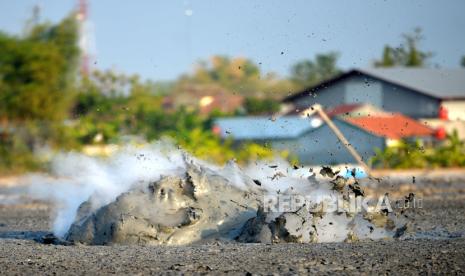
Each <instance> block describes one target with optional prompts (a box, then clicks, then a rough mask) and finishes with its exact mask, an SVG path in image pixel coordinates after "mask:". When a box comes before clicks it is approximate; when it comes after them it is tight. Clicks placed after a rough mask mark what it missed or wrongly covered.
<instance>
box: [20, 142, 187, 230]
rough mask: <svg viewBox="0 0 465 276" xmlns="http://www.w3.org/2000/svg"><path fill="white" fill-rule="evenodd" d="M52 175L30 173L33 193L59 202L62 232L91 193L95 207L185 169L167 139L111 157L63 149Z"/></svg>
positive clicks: (56, 227)
mask: <svg viewBox="0 0 465 276" xmlns="http://www.w3.org/2000/svg"><path fill="white" fill-rule="evenodd" d="M51 171H52V175H53V178H51V177H46V176H43V175H30V176H28V177H27V180H26V181H27V182H29V183H31V185H30V191H29V193H30V195H31V196H32V197H33V198H37V199H43V200H50V201H52V202H53V203H54V204H55V205H56V206H57V208H56V210H57V213H56V218H55V221H54V223H53V232H54V233H55V235H57V236H63V235H64V234H65V233H66V232H67V230H68V229H69V227H70V226H71V224H72V222H73V221H74V219H75V217H76V211H77V209H78V207H79V205H80V204H81V203H83V202H84V201H86V200H88V199H89V198H91V197H92V205H93V206H92V207H93V209H94V210H96V209H98V208H100V207H101V206H103V205H106V204H108V203H110V202H111V201H113V200H115V198H116V197H117V196H118V195H120V194H121V193H123V192H125V191H127V190H129V189H130V188H131V187H133V186H134V185H137V184H139V183H141V182H147V181H157V180H158V179H160V177H161V176H163V175H180V174H182V173H183V172H184V171H185V164H184V161H183V156H182V152H181V151H180V150H178V149H175V148H174V147H173V146H172V145H171V144H169V143H167V142H158V143H154V144H151V145H146V146H143V147H134V146H128V147H125V148H123V149H122V150H121V151H119V152H118V153H116V154H115V155H113V156H111V157H110V158H108V159H102V158H96V157H89V156H86V155H83V154H80V153H61V154H58V155H57V156H56V157H55V158H54V159H53V161H52V165H51Z"/></svg>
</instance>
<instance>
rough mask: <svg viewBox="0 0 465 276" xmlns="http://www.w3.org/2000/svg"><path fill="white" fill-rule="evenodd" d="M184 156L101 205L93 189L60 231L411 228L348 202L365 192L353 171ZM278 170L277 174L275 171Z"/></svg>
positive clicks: (189, 239)
mask: <svg viewBox="0 0 465 276" xmlns="http://www.w3.org/2000/svg"><path fill="white" fill-rule="evenodd" d="M184 162H185V164H184V165H183V166H182V167H183V168H184V169H183V170H184V173H179V172H177V173H176V174H173V175H167V176H161V177H159V178H157V179H156V180H155V181H141V182H140V183H138V184H137V185H133V186H132V187H131V188H130V189H129V190H127V191H125V192H123V193H121V194H120V195H119V196H117V197H116V199H115V200H114V201H111V202H109V203H108V204H105V205H103V206H98V207H97V208H96V207H95V204H94V202H99V200H98V198H95V197H96V196H95V195H94V196H91V197H90V198H89V199H88V200H87V201H85V202H83V203H82V204H81V205H80V206H79V208H78V210H77V215H76V218H75V220H74V222H73V223H72V225H71V227H70V228H69V230H68V231H67V233H66V234H65V239H66V240H68V241H70V242H75V243H83V244H91V245H106V244H147V245H158V244H167V245H184V244H191V243H195V242H203V241H208V240H212V239H220V240H228V241H238V242H262V243H277V242H300V243H308V242H340V241H346V242H352V241H357V240H359V239H381V238H389V237H399V236H401V235H403V233H404V232H405V231H407V229H408V223H407V222H406V221H405V220H402V219H401V218H399V217H398V216H396V215H395V214H394V213H392V212H390V211H389V210H387V209H380V210H371V211H369V210H368V211H367V210H365V211H363V210H361V209H360V210H355V209H353V208H352V209H351V208H350V205H351V204H352V205H353V204H356V202H355V201H353V200H354V199H355V200H357V198H358V199H361V198H362V197H363V195H364V194H363V190H362V188H361V187H360V186H359V184H358V183H357V181H356V179H355V178H354V179H352V180H347V179H343V178H342V177H340V176H338V175H337V174H332V173H331V174H329V173H328V172H327V171H324V170H325V169H326V170H328V168H324V169H323V170H322V172H320V175H321V176H322V178H321V177H320V179H319V180H316V178H315V174H313V173H312V174H311V175H310V177H302V176H303V174H301V175H300V177H295V176H292V174H291V173H292V172H293V171H291V172H289V170H288V171H287V172H286V173H283V172H281V171H284V170H281V169H283V168H282V167H280V166H266V167H267V169H263V168H264V167H263V166H261V167H260V166H259V165H258V164H256V168H255V171H256V172H257V171H260V173H259V174H266V175H271V176H269V177H264V176H261V178H260V176H259V174H255V175H254V178H251V177H249V176H248V175H252V174H253V169H251V168H250V167H249V168H248V169H247V171H248V173H249V174H248V175H247V174H245V173H243V172H242V171H241V170H240V169H239V168H238V167H237V166H236V165H235V164H234V163H233V162H231V163H229V164H228V165H227V166H226V167H225V168H223V169H218V168H213V167H210V166H208V165H206V164H204V163H202V164H201V163H200V162H197V161H196V160H194V159H192V158H190V157H188V156H187V155H185V156H184ZM271 169H272V170H271ZM267 170H268V171H267ZM270 170H271V171H270ZM278 170H281V171H279V175H280V176H279V178H278V177H274V176H273V175H276V174H277V173H278V172H277V171H278ZM293 170H294V172H295V171H297V170H299V169H298V168H294V169H293ZM277 187H280V189H277ZM283 187H287V188H286V189H283ZM281 189H283V190H281ZM303 195H313V196H314V197H305V198H304V197H303ZM293 197H295V198H298V199H299V201H300V205H299V204H298V206H292V204H291V205H289V206H290V207H292V208H284V209H283V208H280V207H279V206H278V205H280V204H281V205H282V203H283V202H284V201H283V202H282V201H281V199H282V198H288V199H290V200H291V201H293V200H294V199H293ZM280 198H281V199H280ZM331 198H333V199H335V198H338V199H339V201H338V203H337V204H338V205H341V206H339V207H341V208H342V209H343V210H341V209H334V210H329V207H328V204H327V203H328V199H331ZM351 200H352V201H351ZM270 202H271V203H270ZM296 202H297V201H294V203H296ZM294 205H295V204H294ZM286 206H287V207H289V206H288V205H286ZM281 207H282V206H281ZM333 207H334V206H333ZM344 210H347V211H344Z"/></svg>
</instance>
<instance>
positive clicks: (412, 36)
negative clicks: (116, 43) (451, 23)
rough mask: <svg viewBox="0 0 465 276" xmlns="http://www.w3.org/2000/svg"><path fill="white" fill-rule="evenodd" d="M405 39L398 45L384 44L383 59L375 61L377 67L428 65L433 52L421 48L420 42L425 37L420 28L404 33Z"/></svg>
mask: <svg viewBox="0 0 465 276" xmlns="http://www.w3.org/2000/svg"><path fill="white" fill-rule="evenodd" d="M402 38H403V41H402V43H401V44H400V45H399V46H398V47H392V46H389V45H386V46H384V50H383V55H382V57H381V60H378V61H375V66H376V67H393V66H404V67H423V66H426V65H427V62H428V59H429V58H431V56H432V53H431V52H427V51H422V50H420V49H419V44H420V42H421V41H422V40H423V39H424V36H423V35H422V31H421V29H420V28H416V29H415V30H414V31H413V33H408V34H403V35H402Z"/></svg>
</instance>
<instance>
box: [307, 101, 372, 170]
mask: <svg viewBox="0 0 465 276" xmlns="http://www.w3.org/2000/svg"><path fill="white" fill-rule="evenodd" d="M315 113H317V114H318V115H319V116H320V117H321V119H323V121H325V123H326V124H328V126H329V128H330V129H331V130H332V131H333V133H334V134H335V135H336V137H337V138H338V139H339V141H341V143H342V144H343V145H344V147H345V148H346V149H347V150H348V151H349V153H350V154H351V155H352V157H354V159H355V160H356V161H357V163H358V164H359V165H360V166H361V167H362V168H363V170H364V171H365V173H366V174H367V175H370V167H368V165H367V164H365V162H363V159H362V157H361V156H360V155H359V154H358V152H357V151H356V150H355V148H354V147H353V146H352V144H351V143H349V141H348V140H347V139H346V137H345V136H344V134H342V132H341V131H340V130H339V128H337V126H336V125H335V124H334V123H333V121H332V120H331V119H330V118H329V116H328V115H327V114H326V112H325V111H324V110H323V108H322V107H321V105H319V104H314V105H312V106H311V107H309V108H308V109H306V110H304V111H303V112H302V114H303V115H304V116H308V117H310V116H312V115H313V114H315Z"/></svg>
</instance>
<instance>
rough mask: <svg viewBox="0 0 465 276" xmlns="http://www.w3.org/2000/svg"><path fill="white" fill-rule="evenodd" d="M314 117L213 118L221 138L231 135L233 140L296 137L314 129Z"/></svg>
mask: <svg viewBox="0 0 465 276" xmlns="http://www.w3.org/2000/svg"><path fill="white" fill-rule="evenodd" d="M312 120H318V119H315V118H305V117H304V118H302V117H300V116H282V117H278V118H276V119H275V120H272V119H271V118H270V117H263V116H259V117H256V116H254V117H252V116H247V117H226V118H218V119H216V120H215V123H214V125H215V126H216V127H219V128H220V136H221V137H222V138H227V137H231V136H232V137H233V138H234V139H235V140H264V139H289V138H297V137H299V136H300V135H302V134H303V133H305V132H307V131H309V130H312V129H315V128H316V127H313V126H312V123H311V122H312Z"/></svg>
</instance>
